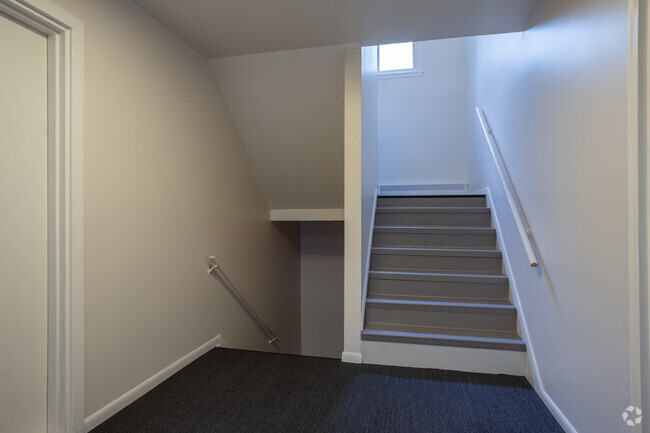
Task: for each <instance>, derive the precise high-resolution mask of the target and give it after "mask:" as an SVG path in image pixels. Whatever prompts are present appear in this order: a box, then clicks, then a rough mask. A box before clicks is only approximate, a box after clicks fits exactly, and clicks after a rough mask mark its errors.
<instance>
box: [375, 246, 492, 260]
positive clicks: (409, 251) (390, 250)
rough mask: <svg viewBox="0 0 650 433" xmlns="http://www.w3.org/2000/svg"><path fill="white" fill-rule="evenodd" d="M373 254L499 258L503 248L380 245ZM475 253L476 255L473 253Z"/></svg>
mask: <svg viewBox="0 0 650 433" xmlns="http://www.w3.org/2000/svg"><path fill="white" fill-rule="evenodd" d="M371 252H372V254H379V255H388V254H398V255H399V254H400V253H401V254H402V255H409V256H419V255H422V256H427V255H432V256H452V257H476V258H499V257H502V254H501V250H499V249H494V248H489V249H481V248H466V247H460V248H435V247H395V246H390V247H379V246H377V247H376V246H373V247H372V250H371ZM473 254H474V255H473Z"/></svg>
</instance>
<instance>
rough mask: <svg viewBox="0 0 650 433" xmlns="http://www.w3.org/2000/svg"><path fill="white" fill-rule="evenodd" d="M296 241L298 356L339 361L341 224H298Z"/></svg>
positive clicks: (340, 331) (341, 283) (341, 302)
mask: <svg viewBox="0 0 650 433" xmlns="http://www.w3.org/2000/svg"><path fill="white" fill-rule="evenodd" d="M300 239H301V241H300V243H301V253H302V260H301V267H300V281H301V289H300V303H301V305H302V310H301V322H302V326H301V328H300V330H301V336H302V354H303V355H305V356H321V357H326V358H338V359H341V353H342V352H343V241H344V239H343V222H342V221H307V222H302V223H301V225H300Z"/></svg>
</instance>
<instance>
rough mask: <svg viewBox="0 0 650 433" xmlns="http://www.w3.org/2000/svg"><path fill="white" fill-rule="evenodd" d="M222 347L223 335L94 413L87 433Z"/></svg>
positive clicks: (86, 427) (90, 418) (87, 425)
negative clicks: (211, 351)
mask: <svg viewBox="0 0 650 433" xmlns="http://www.w3.org/2000/svg"><path fill="white" fill-rule="evenodd" d="M220 345H221V335H217V336H216V337H214V338H213V339H211V340H210V341H208V342H206V343H205V344H202V345H201V346H200V347H198V348H197V349H195V350H193V351H192V352H190V353H188V354H187V355H185V356H184V357H182V358H181V359H179V360H177V361H176V362H174V363H173V364H171V365H169V366H168V367H165V368H164V369H162V370H160V371H159V372H158V373H156V374H154V375H153V376H151V377H150V378H149V379H147V380H145V381H144V382H142V383H141V384H139V385H138V386H136V387H135V388H133V389H132V390H130V391H128V392H126V393H125V394H123V395H122V396H120V397H118V398H116V399H115V400H113V401H112V402H110V403H109V404H107V405H106V406H104V407H103V408H101V409H99V410H98V411H97V412H95V413H93V414H92V415H90V416H89V417H87V418H86V419H85V421H84V429H85V431H86V432H89V431H91V430H92V429H94V428H95V427H97V426H98V425H100V424H101V423H103V422H104V421H106V420H107V419H109V418H110V417H112V416H113V415H115V414H116V413H118V412H119V411H121V410H122V409H124V408H125V407H127V406H128V405H130V404H131V403H133V402H134V401H136V400H137V399H139V398H140V397H142V396H143V395H145V394H146V393H147V392H149V391H151V390H152V389H154V388H155V387H156V386H158V385H160V384H161V383H162V382H164V381H165V380H166V379H168V378H169V377H170V376H172V375H173V374H174V373H177V372H178V371H179V370H181V369H182V368H184V367H186V366H187V365H188V364H190V363H191V362H192V361H194V360H196V359H197V358H199V357H201V356H202V355H205V354H206V353H207V352H209V351H210V350H212V349H213V348H215V347H217V346H220Z"/></svg>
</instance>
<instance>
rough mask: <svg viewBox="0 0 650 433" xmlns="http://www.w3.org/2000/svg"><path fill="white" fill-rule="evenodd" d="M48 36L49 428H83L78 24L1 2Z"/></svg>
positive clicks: (33, 1)
mask: <svg viewBox="0 0 650 433" xmlns="http://www.w3.org/2000/svg"><path fill="white" fill-rule="evenodd" d="M0 12H2V13H3V14H5V15H8V16H10V17H11V18H13V19H15V20H17V21H19V22H21V23H23V24H24V25H26V26H27V27H30V28H32V29H34V30H36V31H38V32H40V33H43V34H45V35H46V36H47V55H48V62H47V68H48V82H47V84H48V86H47V87H48V95H47V96H48V107H47V111H48V140H47V141H48V144H47V146H48V163H47V164H48V204H47V208H48V319H47V320H48V322H47V323H48V335H47V341H48V348H47V358H48V366H47V368H48V371H47V377H48V379H47V381H48V383H47V432H48V433H64V432H66V433H68V432H74V433H82V432H83V431H84V423H83V421H84V304H83V302H84V284H83V283H84V270H83V258H84V257H83V91H84V87H83V85H84V84H83V65H84V57H83V56H84V50H83V48H84V39H83V31H84V30H83V23H82V22H81V21H80V20H78V19H77V18H75V17H73V16H71V15H70V14H68V13H67V12H65V11H63V10H61V9H60V8H58V7H57V6H55V5H53V4H52V3H50V2H48V1H47V0H0Z"/></svg>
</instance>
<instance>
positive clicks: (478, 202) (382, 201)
mask: <svg viewBox="0 0 650 433" xmlns="http://www.w3.org/2000/svg"><path fill="white" fill-rule="evenodd" d="M377 206H382V207H388V206H472V207H483V206H485V197H379V198H378V199H377Z"/></svg>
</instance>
